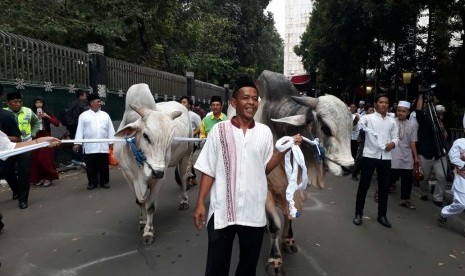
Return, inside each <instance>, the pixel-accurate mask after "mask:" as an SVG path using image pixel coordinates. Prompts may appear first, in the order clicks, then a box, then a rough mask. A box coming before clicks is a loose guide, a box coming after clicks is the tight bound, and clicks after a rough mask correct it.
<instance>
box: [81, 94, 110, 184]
mask: <svg viewBox="0 0 465 276" xmlns="http://www.w3.org/2000/svg"><path fill="white" fill-rule="evenodd" d="M87 99H88V100H89V104H90V109H89V110H87V111H84V112H83V113H82V114H81V115H79V120H78V127H77V130H76V137H75V139H76V140H82V139H111V138H113V136H114V135H115V128H114V127H113V122H112V121H111V119H110V116H109V115H108V113H106V112H105V111H102V110H101V107H102V102H101V100H100V97H99V96H98V94H97V93H94V94H90V95H89V96H88V97H87ZM80 146H81V144H80V143H76V144H75V145H74V146H73V150H74V151H75V152H76V151H78V150H79V147H80ZM109 147H113V144H112V143H111V145H109V143H84V145H83V152H84V160H85V162H86V167H87V180H88V181H89V183H88V184H87V189H88V190H92V189H95V188H96V187H97V186H98V185H100V187H102V188H105V189H108V188H110V184H109V181H110V171H109V169H108V153H109Z"/></svg>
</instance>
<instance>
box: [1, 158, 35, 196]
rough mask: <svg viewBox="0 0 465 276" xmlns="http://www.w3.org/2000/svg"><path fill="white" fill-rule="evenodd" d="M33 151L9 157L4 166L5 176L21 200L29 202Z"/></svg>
mask: <svg viewBox="0 0 465 276" xmlns="http://www.w3.org/2000/svg"><path fill="white" fill-rule="evenodd" d="M31 163H32V152H31V151H30V152H25V153H22V154H19V155H16V156H12V157H10V158H8V159H7V160H6V161H5V163H4V167H3V172H2V174H3V177H5V180H6V182H8V185H9V186H10V188H11V190H12V191H13V193H15V194H17V195H18V201H19V202H27V201H28V199H29V190H30V188H31V183H30V179H31V165H32V164H31Z"/></svg>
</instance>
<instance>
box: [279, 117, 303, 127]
mask: <svg viewBox="0 0 465 276" xmlns="http://www.w3.org/2000/svg"><path fill="white" fill-rule="evenodd" d="M271 121H273V122H278V123H286V124H290V125H293V126H305V125H307V118H306V117H305V115H294V116H289V117H284V118H280V119H271Z"/></svg>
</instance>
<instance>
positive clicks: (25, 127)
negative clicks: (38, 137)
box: [4, 106, 32, 142]
mask: <svg viewBox="0 0 465 276" xmlns="http://www.w3.org/2000/svg"><path fill="white" fill-rule="evenodd" d="M4 109H5V110H9V111H11V112H13V111H12V110H11V109H10V108H8V107H5V108H4ZM13 114H14V115H15V117H16V121H17V122H18V126H19V130H20V131H21V141H23V142H25V141H29V140H31V139H32V135H31V134H32V128H31V118H32V110H31V109H30V108H28V107H24V106H23V107H21V110H20V111H19V112H13Z"/></svg>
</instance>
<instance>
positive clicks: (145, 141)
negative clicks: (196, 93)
mask: <svg viewBox="0 0 465 276" xmlns="http://www.w3.org/2000/svg"><path fill="white" fill-rule="evenodd" d="M115 136H117V137H134V144H133V150H132V149H131V144H130V143H129V142H128V143H115V146H114V150H115V155H116V157H117V158H118V160H119V163H120V166H121V168H122V171H123V176H124V179H126V182H127V183H128V185H129V187H130V188H131V190H133V191H134V192H135V194H136V203H137V204H138V205H139V206H140V207H141V214H140V223H139V226H140V230H142V229H143V233H142V240H143V242H144V243H145V244H151V243H153V241H154V230H153V224H154V223H153V214H154V213H155V209H156V207H157V199H158V196H159V194H160V190H161V188H162V186H163V184H164V182H165V178H164V175H165V174H166V170H167V169H168V167H174V166H176V169H177V170H178V173H179V175H180V176H181V184H182V195H181V203H180V206H179V209H181V210H185V209H188V208H189V203H188V196H187V192H186V181H187V171H186V169H187V162H188V159H189V155H190V153H191V152H192V144H191V143H182V142H173V138H174V137H186V138H190V137H192V128H191V123H190V118H189V113H188V111H187V109H186V108H185V107H184V106H183V105H181V104H179V103H177V102H163V103H157V104H156V103H155V100H154V98H153V96H152V93H151V92H150V89H149V87H148V85H147V84H134V85H132V86H131V87H130V88H129V90H128V92H127V94H126V110H125V112H124V115H123V119H122V121H121V124H120V127H119V129H118V131H117V133H116V134H115ZM137 151H139V153H138V154H137ZM134 152H136V154H135V153H134ZM140 152H142V153H140ZM136 157H137V158H136ZM137 159H139V161H137Z"/></svg>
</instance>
